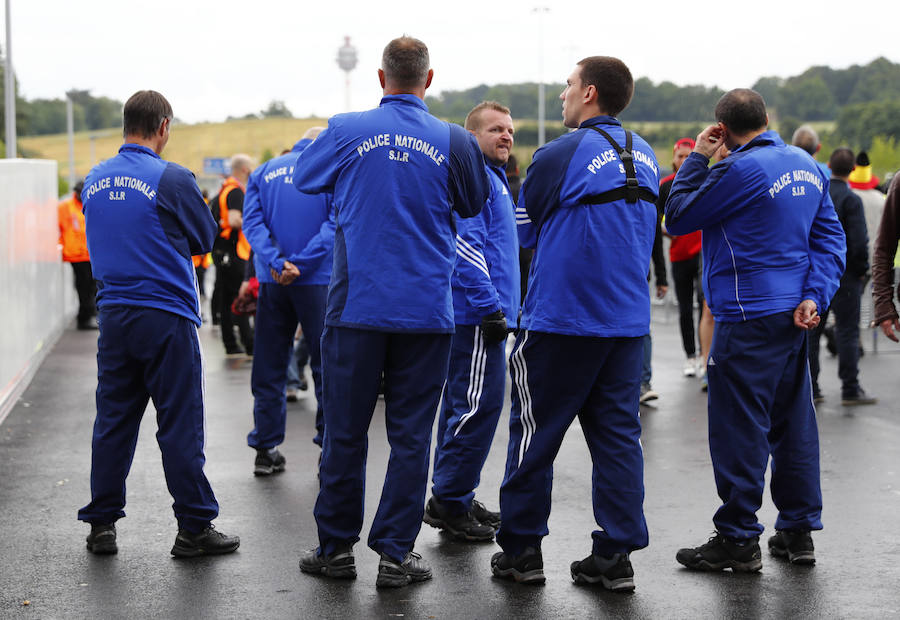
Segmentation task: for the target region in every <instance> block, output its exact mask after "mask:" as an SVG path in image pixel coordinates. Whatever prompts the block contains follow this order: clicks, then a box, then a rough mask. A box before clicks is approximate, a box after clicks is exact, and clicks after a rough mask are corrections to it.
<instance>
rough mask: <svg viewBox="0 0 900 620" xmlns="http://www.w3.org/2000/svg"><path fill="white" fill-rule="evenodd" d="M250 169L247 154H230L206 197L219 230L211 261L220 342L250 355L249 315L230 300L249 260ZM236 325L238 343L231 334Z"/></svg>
mask: <svg viewBox="0 0 900 620" xmlns="http://www.w3.org/2000/svg"><path fill="white" fill-rule="evenodd" d="M252 170H253V160H251V159H250V157H249V156H247V155H243V154H237V155H235V156H234V157H232V158H231V174H230V176H228V178H226V179H225V182H224V183H222V188H221V189H220V190H219V193H218V194H216V196H215V197H214V198H213V199H212V200H211V201H210V207H211V208H212V212H213V214H214V215H215V216H216V217H217V218H218V220H219V234H218V236H217V237H216V242H215V245H214V246H213V252H212V257H213V263H215V265H216V284H215V288H216V289H217V292H218V296H216V294H215V293H214V295H213V298H214V303H216V304H218V310H219V311H218V317H219V323H220V326H221V329H222V344H223V345H225V354H226V355H243V354H244V353H246V354H247V355H253V328H252V327H251V325H250V317H249V316H235V315H234V314H233V313H232V312H231V304H233V303H234V300H235V299H236V298H237V296H238V292H239V291H240V288H241V283H242V282H243V281H244V272H245V271H246V265H247V261H248V260H250V251H251V248H250V243H249V242H248V241H247V238H246V237H245V236H244V231H243V230H242V227H243V211H244V192H245V190H246V187H247V180H248V179H249V178H250V172H251V171H252ZM235 325H237V328H238V331H239V333H240V338H241V344H240V345H239V344H238V343H237V340H236V339H235V336H234V326H235Z"/></svg>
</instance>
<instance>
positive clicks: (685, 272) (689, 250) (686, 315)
mask: <svg viewBox="0 0 900 620" xmlns="http://www.w3.org/2000/svg"><path fill="white" fill-rule="evenodd" d="M693 149H694V141H693V140H692V139H691V138H681V139H680V140H678V141H677V142H676V143H675V147H674V149H673V151H674V155H673V157H672V169H673V170H674V172H673V173H672V174H670V175H669V176H667V177H666V178H664V179H662V180H661V181H660V183H659V204H662V205H664V204H666V199H667V198H668V197H669V190H670V188H671V187H672V181H673V180H674V179H675V174H677V173H678V169H679V168H680V167H681V164H682V162H684V160H685V159H687V156H688V155H690V154H691V151H692V150H693ZM700 235H701V233H700V231H699V230H698V231H695V232H692V233H689V234H687V235H678V236H671V235H670V236H671V238H672V243H671V245H670V246H669V260H670V261H671V262H672V280H674V283H675V298H676V299H677V300H678V319H679V324H680V326H681V341H682V344H683V346H684V353H685V355H687V361H686V362H685V366H684V375H685V376H686V377H693V376H695V375H696V374H697V372H698V370H699V369H700V367H701V364H700V358H698V357H697V337H696V335H695V334H696V331H695V329H694V296H695V294H696V297H697V322H698V323H699V321H700V313H701V311H702V310H703V286H702V285H701V284H700V274H701V270H700V268H701V266H700V245H701V243H700Z"/></svg>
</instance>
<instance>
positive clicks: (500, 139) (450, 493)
mask: <svg viewBox="0 0 900 620" xmlns="http://www.w3.org/2000/svg"><path fill="white" fill-rule="evenodd" d="M466 129H468V130H469V131H471V132H472V133H473V134H474V135H475V138H476V139H477V140H478V144H479V146H480V147H481V151H482V153H483V154H484V157H485V161H486V163H485V170H486V171H487V176H488V178H489V179H490V181H491V195H490V198H489V199H488V202H487V204H486V205H485V207H484V209H482V211H481V213H480V214H479V215H477V216H475V217H473V218H470V219H460V220H458V221H457V224H456V227H457V234H456V266H455V268H454V271H453V280H452V285H453V311H454V320H455V322H456V332H455V333H454V334H453V340H452V343H451V352H450V371H449V374H448V375H447V384H446V385H445V386H444V396H443V399H442V407H441V416H440V421H439V422H438V428H437V446H436V448H435V453H434V472H433V474H432V480H433V482H434V486H433V487H432V498H431V499H429V501H428V503H427V504H426V506H425V517H424V519H425V522H426V523H428V524H430V525H433V526H434V527H439V528H442V529H444V530H446V531H448V532H449V533H451V534H452V535H454V536H455V537H457V538H460V539H463V540H491V539H492V538H493V537H494V530H495V529H496V528H497V527H499V520H500V515H499V513H496V512H493V511H489V510H487V509H486V508H485V507H484V505H483V504H482V503H481V502H476V501H474V497H475V488H476V487H477V486H478V483H479V481H480V478H481V468H482V467H483V466H484V462H485V459H487V455H488V452H489V451H490V448H491V442H492V441H493V438H494V431H495V430H496V428H497V422H498V420H499V419H500V411H501V410H502V409H503V393H504V391H505V388H506V337H507V333H508V331H507V323H508V321H509V322H512V324H513V325H515V322H516V320H517V318H518V312H519V287H520V280H519V243H518V239H517V237H516V223H515V204H514V203H513V201H512V192H511V191H510V189H509V183H508V181H507V179H506V172H505V171H504V166H505V165H506V162H507V160H508V159H509V153H510V149H512V145H513V131H514V130H513V123H512V118H511V117H510V115H509V109H508V108H506V107H504V106H502V105H500V104H499V103H496V102H483V103H480V104H478V105H477V106H475V108H474V109H473V110H472V111H471V112H469V115H468V116H467V117H466Z"/></svg>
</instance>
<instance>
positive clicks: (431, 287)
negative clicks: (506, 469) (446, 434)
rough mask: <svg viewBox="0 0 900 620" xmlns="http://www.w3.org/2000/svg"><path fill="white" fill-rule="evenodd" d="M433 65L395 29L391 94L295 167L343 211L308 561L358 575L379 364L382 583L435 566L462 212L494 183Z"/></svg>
mask: <svg viewBox="0 0 900 620" xmlns="http://www.w3.org/2000/svg"><path fill="white" fill-rule="evenodd" d="M431 77H432V71H431V69H430V68H429V60H428V49H427V48H426V47H425V45H424V44H423V43H422V42H421V41H418V40H416V39H413V38H410V37H401V38H399V39H395V40H394V41H391V42H390V43H389V44H388V45H387V47H386V48H385V50H384V54H383V57H382V69H380V70H379V78H380V80H381V84H382V88H383V89H384V94H385V96H384V98H383V99H382V100H381V105H380V106H379V107H377V108H375V109H373V110H369V111H366V112H360V113H351V114H339V115H337V116H335V117H333V118H331V119H330V120H329V122H328V129H326V130H325V131H323V132H322V134H321V135H320V136H319V137H318V139H316V141H315V142H313V143H312V144H311V145H310V146H309V147H307V148H306V150H305V151H303V152H302V153H301V154H300V157H299V158H298V160H297V165H296V167H295V169H294V184H295V186H296V187H297V188H298V189H300V190H301V191H304V192H310V193H317V192H333V193H334V204H335V210H336V222H337V226H336V231H335V239H334V269H333V271H332V277H331V282H330V284H329V288H328V303H327V309H326V315H325V331H324V332H323V334H322V352H323V353H322V373H323V380H324V390H323V395H324V398H325V402H324V413H325V440H324V443H323V447H322V448H323V449H322V463H321V467H320V472H319V473H320V479H321V488H320V491H319V496H318V499H317V501H316V507H315V517H316V523H317V525H318V530H319V548H318V549H314V550H311V551H310V552H308V553H307V554H305V555H304V556H303V557H302V558H301V560H300V568H301V569H302V570H303V571H305V572H310V573H322V574H325V575H326V576H330V577H355V576H356V567H355V561H354V559H353V555H352V553H353V552H352V546H353V544H354V543H355V542H356V541H358V540H359V532H360V530H361V528H362V520H363V486H364V483H365V462H366V442H367V433H368V427H369V423H370V421H371V419H372V414H373V411H374V408H375V403H376V400H377V397H378V388H379V383H380V380H381V377H382V373H383V375H384V384H385V394H384V396H385V421H386V425H387V433H388V441H389V442H390V444H391V456H390V461H389V463H388V469H387V475H386V478H385V483H384V490H383V492H382V496H381V502H380V504H379V507H378V511H377V513H376V514H375V519H374V522H373V523H372V527H371V529H370V531H369V546H370V547H371V548H372V549H374V550H375V551H376V552H378V553H380V554H381V561H380V563H379V572H378V579H377V581H376V585H378V586H402V585H406V584H407V583H409V582H410V581H421V580H424V579H429V578H430V577H431V569H430V568H429V567H428V565H427V563H426V562H425V561H424V560H422V559H421V557H420V556H418V554H415V553H413V552H412V548H413V544H414V543H415V540H416V536H417V534H418V532H419V529H420V527H421V524H422V514H423V510H424V503H425V489H426V485H427V482H428V457H429V453H430V443H431V432H432V426H433V423H434V415H435V413H436V412H437V406H438V402H439V400H440V395H441V388H442V386H443V384H444V380H445V379H446V377H447V363H448V359H449V353H450V335H451V334H452V333H453V304H452V297H451V289H450V276H451V274H452V272H453V264H454V257H455V255H456V247H455V245H456V244H455V231H454V225H453V211H456V213H457V214H458V215H460V216H461V217H471V216H473V215H476V214H477V213H479V212H480V211H481V208H482V206H483V205H484V203H485V201H486V200H487V197H488V190H489V185H488V181H487V178H486V176H485V172H484V158H483V157H482V155H481V151H480V150H479V148H478V143H477V142H476V140H475V138H474V137H472V136H471V135H470V134H469V133H467V132H466V131H465V130H464V129H463V128H462V127H459V126H456V125H451V124H449V123H445V122H443V121H439V120H438V119H436V118H434V117H433V116H431V115H430V114H428V108H427V107H426V106H425V103H424V100H423V99H424V95H425V89H426V88H427V87H428V86H429V85H430V83H431Z"/></svg>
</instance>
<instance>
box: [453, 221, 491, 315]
mask: <svg viewBox="0 0 900 620" xmlns="http://www.w3.org/2000/svg"><path fill="white" fill-rule="evenodd" d="M490 218H491V210H490V209H487V208H486V209H484V210H482V212H481V213H479V214H478V215H476V216H475V217H472V218H468V219H460V220H458V221H457V223H456V227H457V228H456V229H457V233H456V283H457V284H458V285H460V286H461V287H462V288H463V290H464V292H465V295H466V301H468V302H469V305H470V306H472V307H473V308H475V309H476V310H478V311H479V312H480V313H481V315H482V316H487V315H488V314H491V313H492V312H496V311H497V310H500V295H499V294H498V293H497V289H496V288H494V284H493V282H491V274H490V272H489V271H488V265H487V261H486V260H485V258H484V243H485V238H486V237H487V231H488V230H489V229H490V226H491V222H490Z"/></svg>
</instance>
